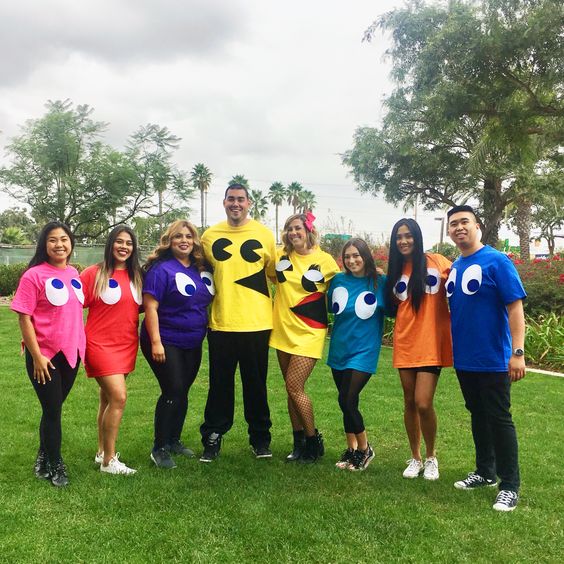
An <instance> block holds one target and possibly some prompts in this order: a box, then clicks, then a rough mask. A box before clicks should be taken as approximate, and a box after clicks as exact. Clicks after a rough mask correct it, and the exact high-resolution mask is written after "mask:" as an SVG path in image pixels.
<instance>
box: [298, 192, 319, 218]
mask: <svg viewBox="0 0 564 564" xmlns="http://www.w3.org/2000/svg"><path fill="white" fill-rule="evenodd" d="M299 200H300V203H299V205H298V209H299V211H300V212H301V213H306V212H308V211H312V210H313V208H315V206H316V205H317V200H316V199H315V194H314V193H313V192H312V191H311V190H302V191H301V193H300V196H299Z"/></svg>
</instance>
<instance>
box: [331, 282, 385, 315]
mask: <svg viewBox="0 0 564 564" xmlns="http://www.w3.org/2000/svg"><path fill="white" fill-rule="evenodd" d="M348 301H349V292H348V291H347V289H346V288H343V287H342V286H339V287H338V288H335V290H334V292H333V295H332V304H331V311H332V312H333V313H334V314H335V315H340V314H341V313H343V311H344V310H345V307H346V305H347V302H348ZM377 306H378V302H377V301H376V296H375V295H374V293H373V292H361V293H360V294H359V295H358V296H357V298H356V300H355V303H354V312H355V314H356V315H357V317H358V318H360V319H368V318H369V317H372V316H373V315H374V312H375V311H376V307H377Z"/></svg>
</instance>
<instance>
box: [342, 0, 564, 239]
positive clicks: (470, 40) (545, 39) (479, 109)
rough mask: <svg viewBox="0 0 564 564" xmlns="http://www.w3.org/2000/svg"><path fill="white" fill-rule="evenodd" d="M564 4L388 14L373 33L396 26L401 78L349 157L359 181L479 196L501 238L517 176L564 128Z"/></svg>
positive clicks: (455, 197)
mask: <svg viewBox="0 0 564 564" xmlns="http://www.w3.org/2000/svg"><path fill="white" fill-rule="evenodd" d="M562 14H563V7H562V4H561V2H559V1H557V0H484V1H483V2H481V3H479V4H478V3H475V2H471V1H466V0H453V1H451V2H449V3H448V5H444V6H435V5H433V6H427V5H426V4H425V3H424V2H420V1H412V2H409V3H408V4H407V6H406V7H405V8H403V9H399V10H394V11H392V12H388V13H387V14H385V15H384V16H382V17H381V18H380V19H379V20H377V21H376V22H375V23H374V24H373V25H372V26H371V27H370V28H369V29H368V31H367V34H366V38H367V39H370V38H371V37H372V36H373V34H374V33H375V31H376V29H378V28H380V29H383V30H384V31H387V32H390V33H391V34H392V47H391V49H390V50H389V51H388V54H389V56H391V58H392V61H393V65H394V67H393V73H392V74H393V77H394V79H395V80H396V82H397V86H396V89H395V90H394V92H393V93H392V95H390V96H389V97H388V98H387V100H386V102H385V104H386V107H387V114H386V116H385V118H384V122H383V125H382V127H381V128H361V129H359V130H357V132H356V134H355V143H354V148H353V149H352V150H351V151H349V152H347V153H345V155H344V157H343V162H344V164H345V165H347V166H348V167H349V168H350V169H351V171H352V173H353V175H354V178H355V181H356V182H357V184H358V187H359V189H360V190H363V191H369V192H373V193H378V192H384V195H385V196H386V199H387V200H388V201H392V202H394V203H399V202H401V201H403V200H405V199H406V198H407V197H410V196H413V195H418V196H419V199H420V201H421V202H422V203H423V205H424V206H425V207H426V208H427V209H434V208H436V207H437V206H439V205H441V204H448V205H453V204H456V203H459V201H460V200H461V199H462V198H469V197H471V198H473V199H475V200H476V201H477V202H478V204H479V208H480V211H481V215H482V219H483V222H484V226H485V229H484V239H483V240H484V241H485V242H490V243H493V242H495V240H496V239H497V231H498V227H499V223H500V221H501V219H502V217H503V212H504V209H505V208H506V206H507V205H508V204H510V203H511V202H513V201H514V200H515V199H516V198H517V196H518V190H517V187H518V186H519V185H520V184H521V186H522V183H518V182H517V183H516V182H515V181H516V179H517V178H518V177H520V176H528V175H530V174H531V172H532V171H534V170H535V167H536V166H537V163H538V162H539V161H541V160H542V159H543V158H545V155H546V152H547V151H550V150H551V148H554V147H555V145H557V144H558V143H559V142H560V141H561V140H562V138H563V133H562V131H564V128H562V125H563V123H562V119H563V116H564V107H563V103H562V90H561V88H560V86H559V85H560V81H561V76H562V65H563V63H562V61H563V58H564V52H563V50H564V44H563V43H562V41H561V40H560V37H561V34H560V31H561V29H560V26H561V21H562ZM539 140H540V142H539Z"/></svg>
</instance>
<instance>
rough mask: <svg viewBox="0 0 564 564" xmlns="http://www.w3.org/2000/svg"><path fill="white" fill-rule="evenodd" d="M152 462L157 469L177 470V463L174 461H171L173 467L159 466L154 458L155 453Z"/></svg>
mask: <svg viewBox="0 0 564 564" xmlns="http://www.w3.org/2000/svg"><path fill="white" fill-rule="evenodd" d="M151 460H152V461H153V462H154V463H155V466H156V467H157V468H164V469H165V470H172V469H173V468H176V463H175V462H174V460H171V462H172V465H171V466H163V465H162V464H159V463H158V462H157V461H156V460H155V457H154V456H153V453H151Z"/></svg>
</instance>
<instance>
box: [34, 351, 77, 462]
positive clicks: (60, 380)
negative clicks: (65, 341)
mask: <svg viewBox="0 0 564 564" xmlns="http://www.w3.org/2000/svg"><path fill="white" fill-rule="evenodd" d="M51 364H52V365H53V366H54V367H55V369H52V368H49V374H50V375H51V380H47V382H45V384H40V383H39V382H37V380H35V379H34V378H33V358H32V356H31V354H30V353H29V351H28V350H27V349H26V351H25V367H26V370H27V375H28V376H29V379H30V380H31V383H32V384H33V388H34V389H35V393H36V394H37V397H38V399H39V402H40V403H41V409H42V410H43V412H42V415H41V422H40V423H39V448H40V449H41V450H43V451H44V452H45V453H46V454H47V458H48V459H49V462H51V463H53V464H55V463H56V462H58V461H59V460H60V459H61V439H62V432H61V413H62V409H63V403H64V401H65V399H66V398H67V396H68V395H69V392H70V391H71V388H72V386H73V384H74V380H75V378H76V373H77V372H78V367H79V366H80V360H79V361H77V363H76V366H75V367H74V368H71V366H70V365H69V363H68V361H67V359H66V357H65V355H64V354H63V353H62V352H59V353H57V354H56V355H55V356H54V357H53V358H52V359H51Z"/></svg>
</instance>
